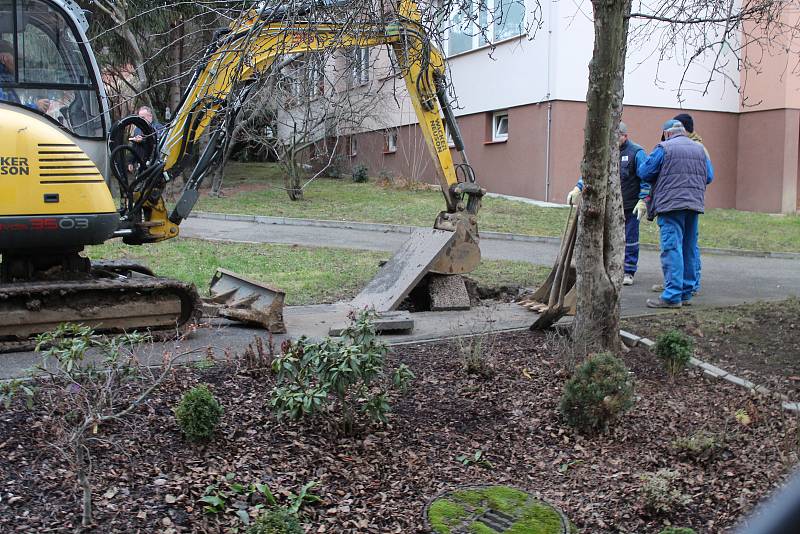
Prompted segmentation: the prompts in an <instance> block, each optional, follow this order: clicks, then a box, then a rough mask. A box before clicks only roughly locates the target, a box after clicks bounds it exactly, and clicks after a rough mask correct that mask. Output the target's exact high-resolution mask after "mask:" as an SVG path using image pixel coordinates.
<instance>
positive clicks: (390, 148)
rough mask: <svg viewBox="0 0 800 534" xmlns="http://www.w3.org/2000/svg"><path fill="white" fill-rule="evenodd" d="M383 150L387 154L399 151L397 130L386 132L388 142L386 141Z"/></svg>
mask: <svg viewBox="0 0 800 534" xmlns="http://www.w3.org/2000/svg"><path fill="white" fill-rule="evenodd" d="M383 151H384V152H386V153H387V154H394V153H395V152H397V132H390V133H387V134H386V142H385V143H384V147H383Z"/></svg>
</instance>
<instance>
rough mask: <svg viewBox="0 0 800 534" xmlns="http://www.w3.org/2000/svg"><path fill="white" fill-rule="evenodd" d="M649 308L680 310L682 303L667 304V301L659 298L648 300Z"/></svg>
mask: <svg viewBox="0 0 800 534" xmlns="http://www.w3.org/2000/svg"><path fill="white" fill-rule="evenodd" d="M647 307H648V308H680V307H681V303H680V302H667V301H666V300H664V299H662V298H659V299H658V300H655V299H647Z"/></svg>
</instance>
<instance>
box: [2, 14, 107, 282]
mask: <svg viewBox="0 0 800 534" xmlns="http://www.w3.org/2000/svg"><path fill="white" fill-rule="evenodd" d="M87 27H88V23H87V21H86V18H85V17H84V15H83V12H82V11H81V10H80V8H79V7H78V6H77V4H75V3H73V2H72V1H71V0H0V139H2V145H1V146H0V254H2V265H3V269H2V280H0V281H6V282H7V281H10V279H24V278H26V277H28V275H30V274H31V272H32V271H33V270H40V269H49V268H51V267H52V266H53V265H56V264H59V263H64V261H67V262H68V263H70V264H75V263H76V262H77V263H78V264H80V263H84V262H81V261H80V260H77V258H78V252H79V251H80V250H81V249H82V248H83V246H84V245H89V244H95V243H102V242H104V241H106V240H107V239H108V238H110V237H111V236H112V235H113V234H114V231H115V230H116V228H117V225H118V222H119V215H118V213H117V208H116V204H115V202H114V200H113V198H112V196H111V193H110V190H109V188H108V186H107V184H106V182H105V179H104V176H105V175H106V169H107V167H108V163H107V162H108V155H107V152H108V149H107V144H106V138H107V132H108V126H109V115H108V111H107V106H106V97H105V92H104V89H103V84H102V81H101V79H100V72H99V69H98V67H97V63H96V62H95V59H94V54H93V53H92V51H91V49H90V48H89V45H88V41H87V39H86V33H85V31H86V28H87ZM49 264H53V265H49ZM73 266H74V265H73Z"/></svg>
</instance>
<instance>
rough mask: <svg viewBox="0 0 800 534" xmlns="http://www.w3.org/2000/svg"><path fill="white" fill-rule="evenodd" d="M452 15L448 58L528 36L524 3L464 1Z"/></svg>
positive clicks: (512, 0) (512, 1)
mask: <svg viewBox="0 0 800 534" xmlns="http://www.w3.org/2000/svg"><path fill="white" fill-rule="evenodd" d="M456 6H457V10H456V11H455V12H454V13H453V14H452V15H451V17H450V20H449V27H448V32H447V53H448V55H451V56H452V55H454V54H460V53H461V52H466V51H468V50H472V49H474V48H478V47H481V46H484V45H486V44H489V43H497V42H499V41H502V40H504V39H509V38H511V37H516V36H518V35H522V34H523V33H525V0H462V1H461V2H458V3H456Z"/></svg>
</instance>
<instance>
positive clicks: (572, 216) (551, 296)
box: [518, 204, 578, 330]
mask: <svg viewBox="0 0 800 534" xmlns="http://www.w3.org/2000/svg"><path fill="white" fill-rule="evenodd" d="M576 206H577V204H576ZM577 235H578V210H577V209H573V208H572V206H570V211H569V218H568V219H567V225H566V227H565V228H564V235H563V237H562V238H561V249H560V250H559V253H558V257H557V258H556V263H555V265H554V266H553V269H552V270H551V271H550V275H549V276H548V277H547V280H545V282H544V284H542V286H541V287H539V289H537V290H536V291H535V292H533V293H532V294H531V295H526V296H524V297H522V298H521V299H520V300H519V302H518V304H519V305H520V306H524V307H526V308H528V309H529V310H531V311H534V312H537V313H539V314H540V315H539V318H538V319H536V321H535V322H534V323H533V324H532V325H531V330H541V329H544V328H549V327H551V326H552V325H553V323H555V322H556V321H558V320H559V319H561V318H562V317H563V316H565V315H567V314H571V315H574V314H575V301H576V295H575V268H574V267H573V266H572V254H573V252H574V250H575V240H576V238H577Z"/></svg>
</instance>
